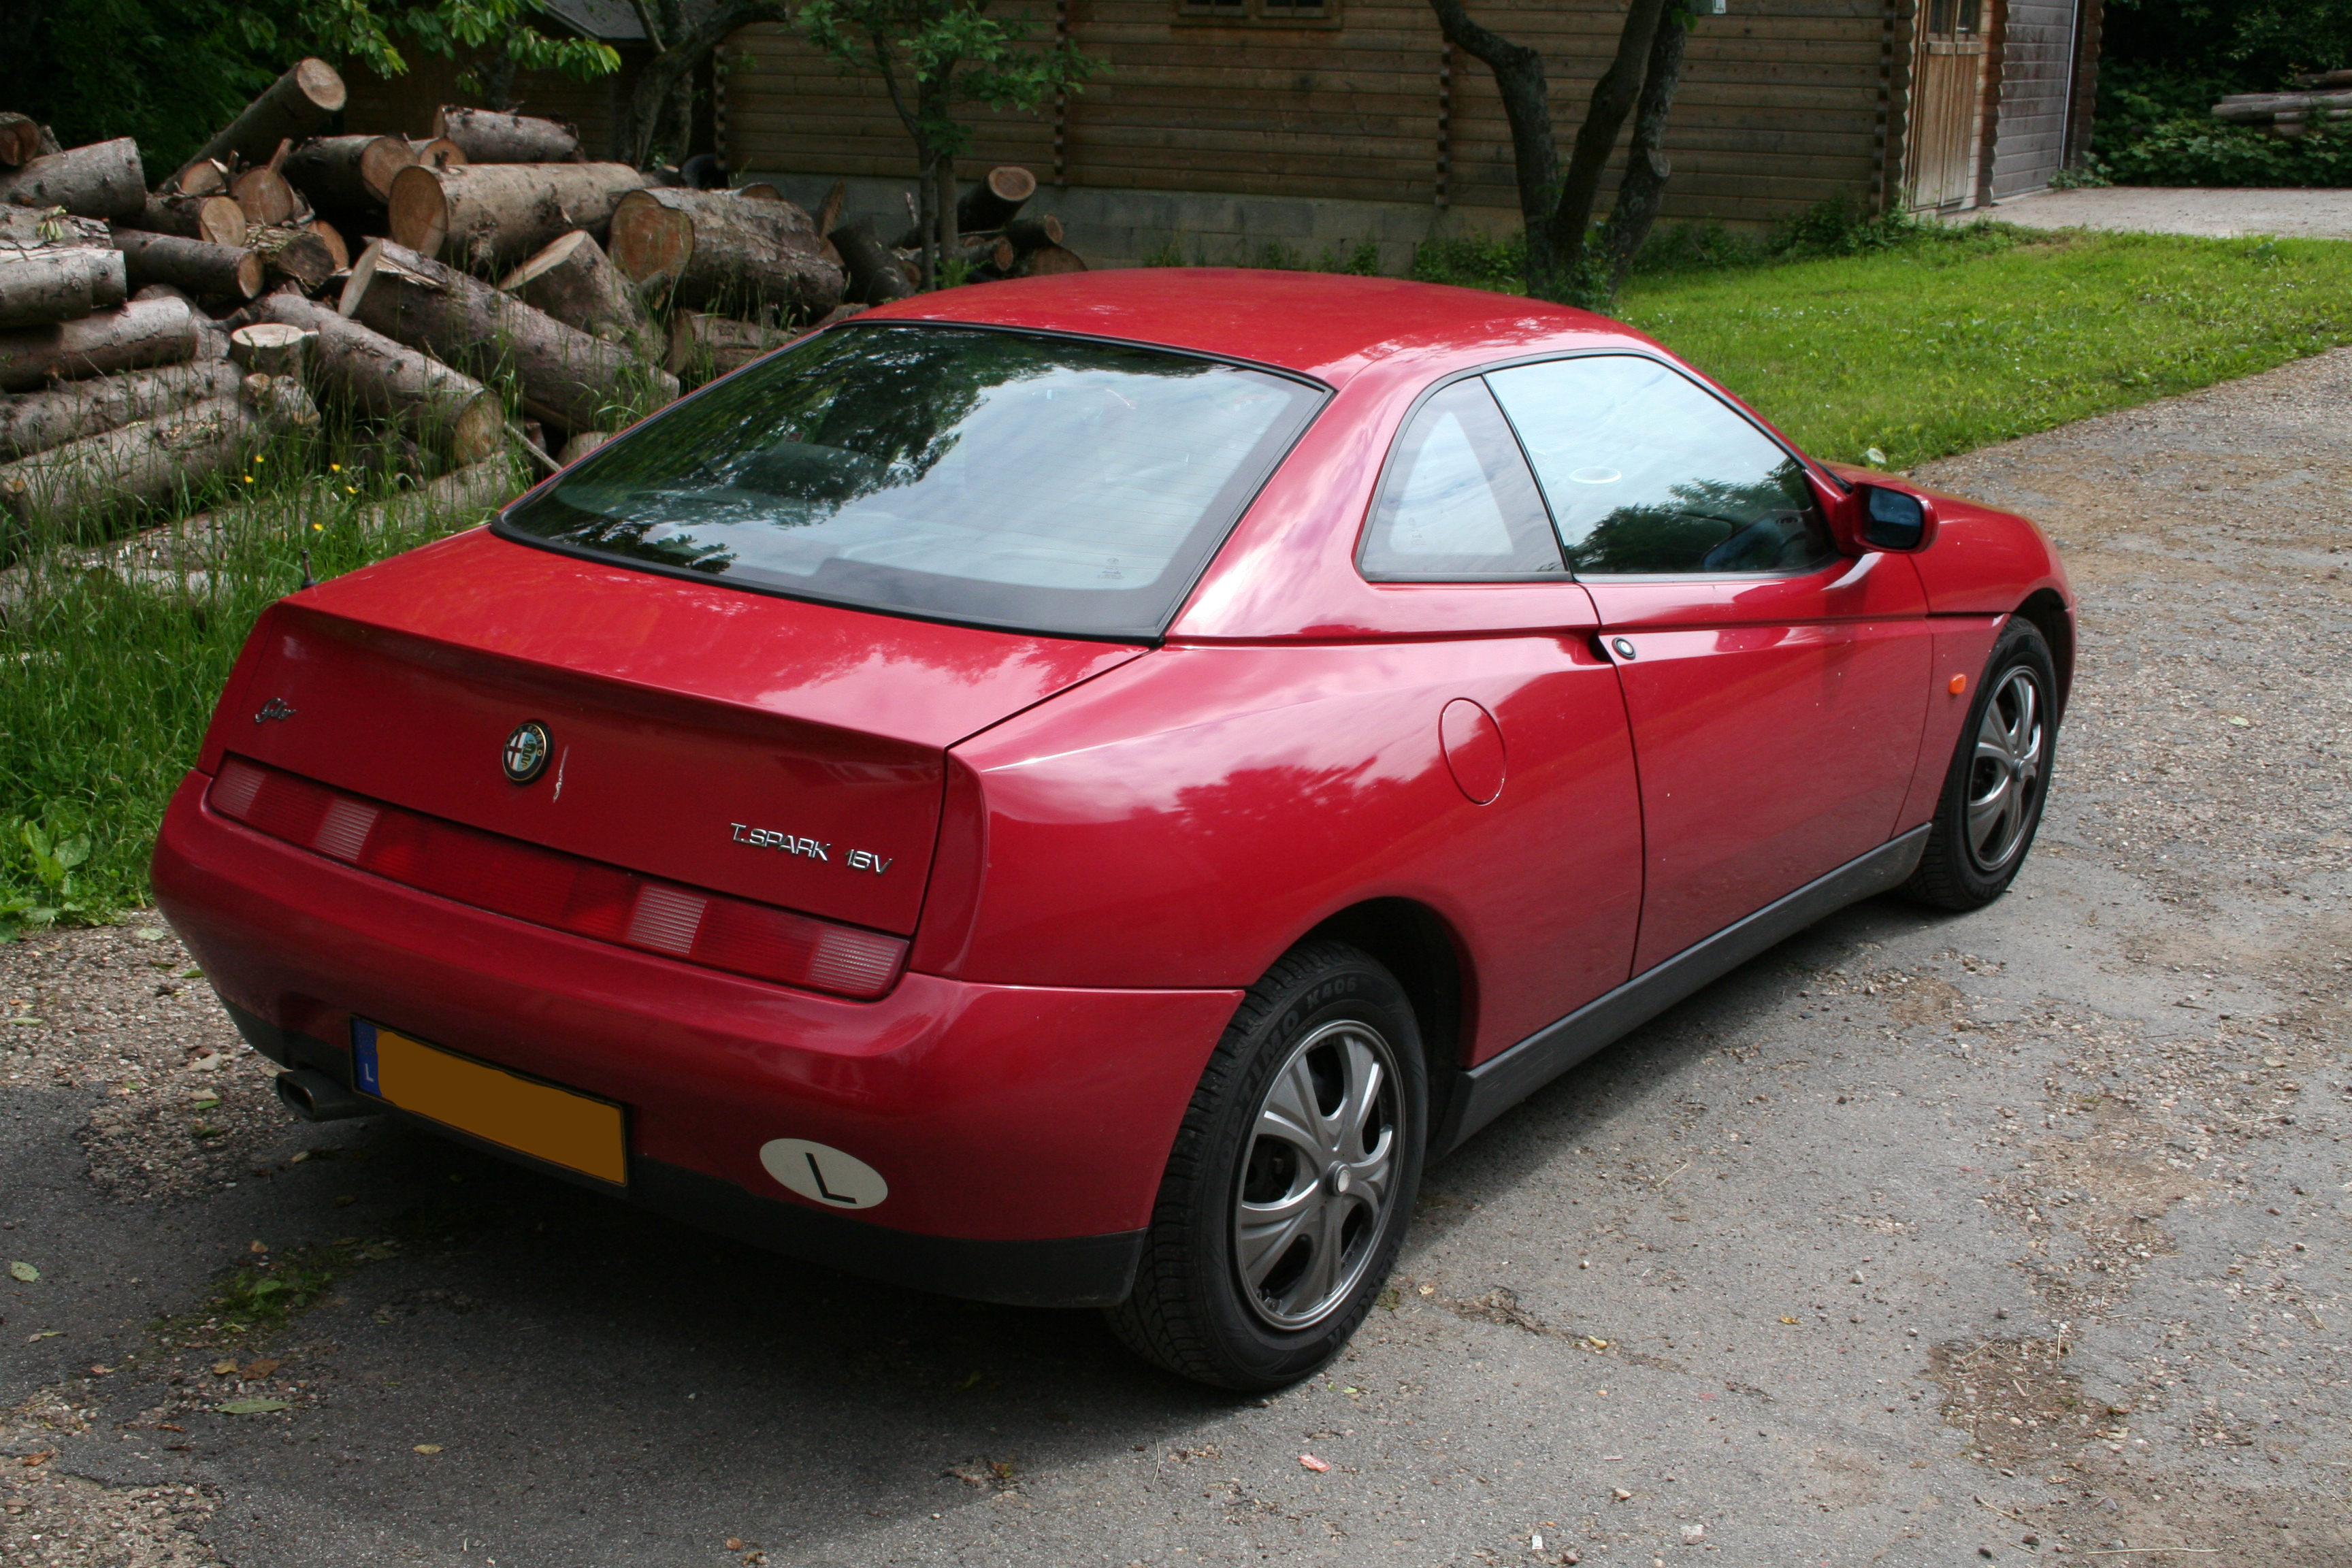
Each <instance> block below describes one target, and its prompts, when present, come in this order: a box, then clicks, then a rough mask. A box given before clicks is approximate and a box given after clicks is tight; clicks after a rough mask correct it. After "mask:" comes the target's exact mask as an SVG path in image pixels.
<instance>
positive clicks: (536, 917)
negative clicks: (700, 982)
mask: <svg viewBox="0 0 2352 1568" xmlns="http://www.w3.org/2000/svg"><path fill="white" fill-rule="evenodd" d="M205 799H206V801H207V802H208V803H209V804H210V805H211V806H212V808H213V810H215V811H216V812H218V813H220V815H222V816H227V817H233V818H235V819H236V821H238V822H242V823H244V824H245V825H246V826H247V827H250V828H253V829H254V830H255V831H257V832H260V833H266V834H268V835H269V836H270V837H272V838H282V839H284V840H285V841H286V842H288V843H289V844H299V845H300V846H302V847H304V848H306V849H310V850H315V851H316V852H317V853H319V854H320V855H324V856H326V857H327V858H330V859H334V860H341V861H342V862H343V863H344V864H345V865H347V866H356V867H358V868H360V869H361V870H362V871H371V872H373V873H374V874H375V875H377V876H379V877H382V878H383V879H385V880H387V881H393V882H398V883H400V884H402V885H403V886H404V887H410V888H415V889H420V890H422V891H424V892H427V893H435V894H438V895H439V896H440V897H442V898H445V899H449V900H454V901H456V902H457V903H461V904H471V905H473V906H474V907H475V908H476V909H481V910H491V911H493V912H494V913H497V914H502V915H511V916H513V917H514V918H515V919H516V920H520V921H530V923H531V924H533V925H542V926H548V927H551V928H552V929H554V930H556V931H570V932H571V933H572V934H573V935H574V936H585V937H593V938H594V939H596V940H597V941H599V942H619V943H621V944H623V945H625V946H628V947H635V948H642V949H644V950H645V951H646V952H660V953H667V954H668V955H669V956H670V957H672V958H677V959H683V960H685V961H686V962H687V963H698V964H702V965H705V966H706V967H709V968H711V969H724V970H727V971H729V972H730V973H736V974H750V975H754V976H757V977H758V978H760V979H761V980H776V981H781V982H782V983H783V984H787V985H803V986H806V987H808V988H809V989H810V990H813V991H829V992H832V993H833V994H835V995H839V996H855V997H859V998H871V997H876V996H879V995H881V994H883V993H885V992H887V991H888V990H889V989H890V987H891V986H893V985H895V984H898V972H899V970H900V969H901V968H902V967H904V965H905V963H906V959H907V943H906V942H904V941H903V940H901V939H900V938H898V937H895V936H886V935H884V934H883V933H882V932H880V931H866V930H862V929H861V928H859V927H856V926H845V925H838V924H835V922H834V921H821V920H817V919H815V918H814V917H812V916H809V915H803V914H795V913H793V911H792V910H780V909H777V908H775V907H773V906H772V905H769V904H755V903H752V902H751V901H750V900H746V899H735V898H730V897H728V896H727V895H726V894H724V893H709V892H704V891H703V890H702V889H698V888H685V887H680V886H679V885H677V883H675V882H664V881H659V880H656V879H654V878H651V877H641V876H638V875H637V874H636V873H635V872H634V871H624V870H622V869H620V868H618V867H614V866H606V865H602V864H600V863H598V862H596V861H593V860H586V859H583V858H580V857H579V856H576V855H566V854H564V853H563V852H562V851H561V850H556V849H544V848H541V847H539V846H538V845H536V844H525V843H523V842H521V841H520V840H519V839H513V838H507V837H501V836H499V835H498V834H495V833H484V832H482V831H481V830H480V829H478V828H473V827H461V826H458V825H457V824H456V823H454V822H445V821H443V820H442V819H441V818H439V817H436V816H425V815H424V814H423V813H421V812H414V811H404V810H403V809H401V808H400V807H399V806H396V805H382V804H380V803H378V802H375V801H372V800H363V799H362V798H360V797H359V796H357V795H345V794H344V793H342V792H341V790H337V789H331V788H329V787H328V786H327V785H325V784H319V783H316V782H314V781H312V780H310V779H306V778H302V777H300V776H299V775H297V774H294V773H284V772H281V771H280V770H278V769H277V768H272V767H265V766H263V765H262V764H260V763H250V762H247V761H246V760H245V759H244V758H243V757H234V756H233V757H228V758H226V759H225V760H224V761H223V762H222V763H221V770H220V774H219V776H218V777H216V778H215V779H214V780H213V784H212V789H211V791H210V793H209V794H208V795H206V796H205Z"/></svg>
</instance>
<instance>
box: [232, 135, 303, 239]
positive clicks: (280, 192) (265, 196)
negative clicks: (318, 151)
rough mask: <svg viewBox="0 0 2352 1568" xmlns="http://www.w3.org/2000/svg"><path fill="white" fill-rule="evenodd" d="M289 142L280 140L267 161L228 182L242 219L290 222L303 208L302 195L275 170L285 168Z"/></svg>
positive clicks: (264, 223) (264, 224) (249, 221)
mask: <svg viewBox="0 0 2352 1568" xmlns="http://www.w3.org/2000/svg"><path fill="white" fill-rule="evenodd" d="M292 148H293V143H291V142H279V143H278V151H277V152H276V153H273V154H271V156H270V159H269V162H268V163H265V164H263V165H262V166H261V167H260V168H258V169H247V171H246V172H245V173H244V174H239V175H238V176H237V177H236V179H234V180H231V181H230V182H229V185H228V194H229V195H230V196H231V197H232V198H233V199H235V201H236V205H238V206H239V207H242V208H243V209H244V210H245V216H246V221H247V222H248V223H254V224H260V225H263V226H268V225H271V224H280V223H291V222H293V221H294V218H295V216H296V215H298V214H299V213H301V212H302V211H304V208H303V205H302V197H301V195H300V194H299V193H298V192H297V191H296V190H295V189H294V187H293V186H292V185H291V184H288V183H287V180H286V176H285V175H283V174H279V173H278V170H280V169H282V168H283V167H285V164H286V157H287V154H288V153H289V152H291V151H292Z"/></svg>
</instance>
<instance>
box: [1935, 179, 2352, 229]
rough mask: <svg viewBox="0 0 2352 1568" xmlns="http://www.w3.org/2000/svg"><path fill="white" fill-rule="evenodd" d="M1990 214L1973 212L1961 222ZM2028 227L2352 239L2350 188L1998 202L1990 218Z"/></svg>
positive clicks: (2144, 191)
mask: <svg viewBox="0 0 2352 1568" xmlns="http://www.w3.org/2000/svg"><path fill="white" fill-rule="evenodd" d="M1978 216H1986V215H1983V214H1979V213H1968V214H1964V215H1963V218H1964V219H1965V218H1971V217H1978ZM1990 216H1993V217H1996V218H1999V219H2000V220H2001V221H2002V222H2003V223H2018V224H2023V225H2024V226H2026V227H2028V228H2119V229H2131V230H2135V231H2137V232H2139V233H2144V234H2210V235H2218V236H2221V237H2223V238H2227V237H2231V236H2232V235H2241V234H2275V235H2293V236H2295V237H2299V238H2303V239H2352V191H2340V190H2284V191H2262V190H2202V189H2197V188H2194V187H2189V188H2177V187H2169V186H2161V185H2111V186H2108V187H2106V188H2105V189H2103V190H2095V191H2043V192H2042V193H2040V194H2039V195H2031V196H2020V197H2018V198H2017V199H2015V200H2014V201H2006V202H2002V203H2000V204H1999V205H1996V206H1995V207H1994V208H1993V209H1992V211H1991V213H1990Z"/></svg>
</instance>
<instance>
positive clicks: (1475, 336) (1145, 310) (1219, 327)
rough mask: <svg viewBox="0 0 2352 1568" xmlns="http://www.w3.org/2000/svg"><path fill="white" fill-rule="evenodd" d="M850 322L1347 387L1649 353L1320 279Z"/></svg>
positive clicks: (1588, 327)
mask: <svg viewBox="0 0 2352 1568" xmlns="http://www.w3.org/2000/svg"><path fill="white" fill-rule="evenodd" d="M856 320H858V321H891V320H895V321H909V320H912V321H969V322H973V323H976V324H977V323H984V324H988V325H993V326H1005V327H1029V328H1034V329H1037V330H1039V331H1057V332H1078V333H1084V334H1087V335H1089V336H1095V337H1106V338H1118V339H1122V340H1124V341H1127V342H1146V343H1160V344H1165V345H1167V346H1168V347H1171V348H1179V349H1189V350H1192V351H1193V352H1195V353H1208V354H1215V355H1218V356H1220V357H1223V358H1229V359H1238V360H1248V361H1253V362H1255V363H1259V364H1265V365H1273V366H1276V367H1278V368H1280V369H1284V370H1291V371H1297V372H1300V373H1303V374H1307V375H1311V376H1314V377H1316V378H1317V379H1318V380H1320V381H1323V382H1327V383H1328V384H1331V385H1333V386H1339V385H1342V384H1345V383H1346V382H1347V381H1348V380H1349V379H1350V378H1351V377H1353V376H1354V375H1355V374H1357V373H1358V372H1360V371H1361V370H1363V369H1364V368H1365V367H1366V366H1368V365H1370V364H1372V363H1376V362H1381V361H1392V360H1394V359H1395V358H1397V357H1398V356H1400V355H1402V356H1408V357H1426V358H1444V359H1448V360H1454V361H1455V362H1457V363H1458V362H1459V360H1460V358H1461V357H1462V356H1463V354H1464V353H1465V351H1479V350H1486V351H1490V352H1492V353H1494V354H1495V355H1496V357H1505V356H1508V355H1513V354H1518V353H1538V352H1541V351H1542V350H1544V349H1547V348H1554V347H1559V346H1561V341H1562V340H1563V339H1564V338H1566V339H1573V340H1575V341H1576V342H1577V344H1578V346H1588V347H1601V346H1603V345H1606V344H1619V345H1623V346H1637V345H1638V346H1643V347H1647V346H1650V340H1649V339H1648V338H1646V337H1644V336H1643V335H1642V334H1641V333H1639V332H1636V331H1633V329H1631V328H1629V327H1626V326H1624V325H1623V324H1622V323H1620V322H1617V321H1609V320H1607V319H1606V318H1605V317H1601V316H1596V315H1593V314H1591V312H1589V311H1585V310H1570V309H1569V308H1568V307H1566V306H1563V305H1550V304H1546V303H1544V302H1543V301H1541V300H1524V299H1520V298H1517V297H1516V296H1514V295H1509V294H1497V293H1494V292H1491V291H1489V290H1487V289H1455V288H1450V287H1447V286H1445V285H1443V284H1437V283H1412V282H1407V281H1405V280H1403V279H1396V278H1360V277H1352V276H1349V275H1346V274H1340V273H1328V272H1273V271H1263V270H1258V269H1255V268H1239V267H1132V268H1117V269H1114V270H1108V271H1101V272H1084V273H1067V274H1063V275H1060V276H1056V277H1051V278H1022V279H1008V280H1006V281H1004V282H1000V283H979V284H971V285H968V286H966V287H963V288H960V289H942V290H940V291H939V292H937V293H932V294H918V295H916V296H914V297H912V298H911V299H907V300H899V301H898V302H897V303H895V304H890V305H884V306H880V307H878V308H877V309H875V310H868V311H866V312H864V313H863V314H862V315H861V316H859V317H858V318H856Z"/></svg>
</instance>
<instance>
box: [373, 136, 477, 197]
mask: <svg viewBox="0 0 2352 1568" xmlns="http://www.w3.org/2000/svg"><path fill="white" fill-rule="evenodd" d="M408 161H409V162H410V163H422V164H424V165H425V167H426V168H428V169H459V168H463V167H465V164H466V153H465V151H464V149H462V148H460V147H459V146H458V145H457V143H456V142H452V141H450V140H449V139H448V138H447V137H446V136H428V137H425V138H423V139H422V140H419V141H415V142H410V143H409V144H408ZM393 173H394V175H397V174H399V171H398V170H396V169H395V170H394V171H393ZM388 188H389V187H387V189H388Z"/></svg>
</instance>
